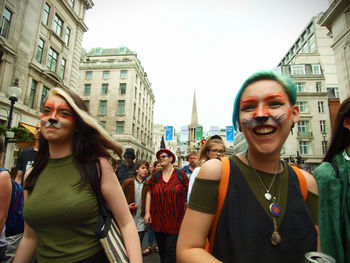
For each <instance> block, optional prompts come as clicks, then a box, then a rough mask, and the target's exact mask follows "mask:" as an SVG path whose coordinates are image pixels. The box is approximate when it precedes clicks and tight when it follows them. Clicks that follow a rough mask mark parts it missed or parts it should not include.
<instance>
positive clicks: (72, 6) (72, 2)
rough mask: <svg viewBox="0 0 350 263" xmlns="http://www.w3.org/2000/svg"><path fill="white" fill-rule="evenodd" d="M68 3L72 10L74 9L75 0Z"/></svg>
mask: <svg viewBox="0 0 350 263" xmlns="http://www.w3.org/2000/svg"><path fill="white" fill-rule="evenodd" d="M68 3H69V5H70V7H71V8H74V0H68Z"/></svg>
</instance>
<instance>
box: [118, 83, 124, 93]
mask: <svg viewBox="0 0 350 263" xmlns="http://www.w3.org/2000/svg"><path fill="white" fill-rule="evenodd" d="M125 93H126V83H120V84H119V94H125Z"/></svg>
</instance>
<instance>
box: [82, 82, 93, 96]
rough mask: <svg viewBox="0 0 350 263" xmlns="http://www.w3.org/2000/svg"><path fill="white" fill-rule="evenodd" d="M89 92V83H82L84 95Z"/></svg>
mask: <svg viewBox="0 0 350 263" xmlns="http://www.w3.org/2000/svg"><path fill="white" fill-rule="evenodd" d="M90 92H91V84H85V85H84V95H90Z"/></svg>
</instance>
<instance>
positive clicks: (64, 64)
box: [59, 58, 66, 79]
mask: <svg viewBox="0 0 350 263" xmlns="http://www.w3.org/2000/svg"><path fill="white" fill-rule="evenodd" d="M65 70H66V60H65V59H64V58H62V59H61V66H60V74H59V75H60V77H61V79H64V72H65Z"/></svg>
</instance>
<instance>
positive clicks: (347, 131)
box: [314, 97, 350, 263]
mask: <svg viewBox="0 0 350 263" xmlns="http://www.w3.org/2000/svg"><path fill="white" fill-rule="evenodd" d="M314 176H315V178H316V181H317V185H318V191H319V197H320V199H319V207H320V208H319V209H320V210H319V220H320V225H319V227H320V237H321V248H322V252H325V253H327V254H329V255H331V256H333V257H334V258H335V259H336V261H337V262H338V263H344V262H350V217H349V214H350V204H349V200H350V185H349V178H350V97H348V98H347V99H345V100H344V101H343V103H342V104H341V105H340V108H339V111H338V114H337V117H336V121H335V125H334V130H333V134H332V138H331V143H330V145H329V149H328V151H327V153H326V156H325V157H324V159H323V162H322V163H321V165H320V166H318V167H317V168H316V169H315V171H314Z"/></svg>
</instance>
